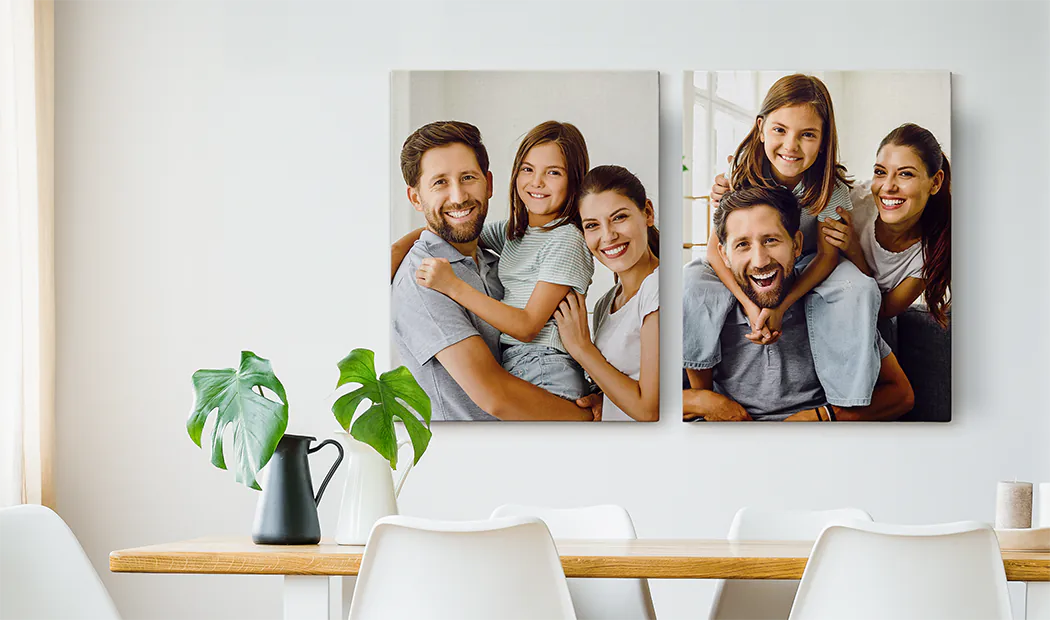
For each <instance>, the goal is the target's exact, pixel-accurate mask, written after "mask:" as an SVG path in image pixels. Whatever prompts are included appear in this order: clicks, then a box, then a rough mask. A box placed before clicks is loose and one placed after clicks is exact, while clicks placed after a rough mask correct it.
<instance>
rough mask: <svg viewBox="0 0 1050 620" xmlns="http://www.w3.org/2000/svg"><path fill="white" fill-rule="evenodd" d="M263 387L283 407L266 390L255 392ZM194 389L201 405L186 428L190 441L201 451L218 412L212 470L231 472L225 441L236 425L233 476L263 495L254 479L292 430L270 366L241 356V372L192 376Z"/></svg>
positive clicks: (249, 355) (201, 372)
mask: <svg viewBox="0 0 1050 620" xmlns="http://www.w3.org/2000/svg"><path fill="white" fill-rule="evenodd" d="M258 386H262V387H265V388H267V389H269V390H270V391H272V392H273V393H275V394H277V396H278V397H280V399H281V402H274V401H272V400H270V399H268V398H266V397H265V396H263V395H262V390H261V389H259V391H258V392H255V391H253V390H252V388H257V387H258ZM193 389H194V391H195V392H196V394H197V401H196V404H195V405H194V406H193V413H191V414H190V419H189V420H188V421H187V422H186V430H187V431H188V432H189V434H190V439H192V440H193V443H195V444H197V445H198V446H200V445H201V433H202V432H203V431H204V424H205V423H206V422H207V420H208V416H210V415H211V413H212V412H213V411H214V412H216V414H215V415H216V421H215V431H214V432H213V433H212V435H211V462H212V465H215V466H216V467H218V468H220V469H226V460H225V459H224V458H223V444H222V436H223V433H224V431H225V430H226V427H227V426H230V425H232V426H233V448H232V452H233V454H234V456H235V458H236V459H237V461H236V463H235V467H234V476H235V478H236V479H237V482H242V483H244V484H246V485H248V486H249V487H251V488H253V489H255V490H259V483H258V482H256V480H255V477H256V475H257V474H258V473H259V470H260V469H262V468H263V466H264V465H266V463H267V461H269V460H270V457H271V456H273V451H274V450H275V449H276V448H277V442H279V441H280V440H281V436H282V435H284V429H285V428H287V426H288V397H287V396H286V395H285V393H284V386H283V385H281V382H280V381H278V380H277V376H276V375H274V374H273V368H271V366H270V362H269V360H264V359H262V358H261V357H257V356H256V355H255V354H254V353H252V352H251V351H241V366H240V368H238V369H236V370H234V369H233V368H224V369H222V370H198V371H197V372H195V373H193Z"/></svg>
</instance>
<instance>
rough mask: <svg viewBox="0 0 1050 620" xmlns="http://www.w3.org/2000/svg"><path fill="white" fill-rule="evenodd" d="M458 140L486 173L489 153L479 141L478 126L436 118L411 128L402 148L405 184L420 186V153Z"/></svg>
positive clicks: (482, 172) (402, 173) (402, 172)
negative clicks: (434, 120)
mask: <svg viewBox="0 0 1050 620" xmlns="http://www.w3.org/2000/svg"><path fill="white" fill-rule="evenodd" d="M457 143H458V144H465V145H467V146H468V147H470V149H471V150H472V151H474V157H476V158H477V160H478V166H480V167H481V174H488V172H489V153H488V151H486V150H485V145H484V144H483V143H482V142H481V132H480V131H478V128H477V127H475V126H474V125H471V124H470V123H464V122H462V121H436V122H433V123H428V124H426V125H423V126H422V127H420V128H419V129H417V130H415V131H413V132H412V135H410V136H409V137H408V139H406V140H405V144H404V145H403V146H402V147H401V175H402V176H403V177H405V183H407V184H408V185H409V186H410V187H416V186H418V185H419V177H420V176H422V174H423V164H422V161H423V155H424V154H425V153H426V152H427V151H429V150H430V149H433V148H437V147H439V146H448V145H449V144H457Z"/></svg>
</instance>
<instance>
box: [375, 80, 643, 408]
mask: <svg viewBox="0 0 1050 620" xmlns="http://www.w3.org/2000/svg"><path fill="white" fill-rule="evenodd" d="M658 138H659V74H658V73H657V72H655V71H626V72H614V71H594V72H567V71H542V72H541V71H398V72H394V73H392V75H391V137H390V142H391V145H392V151H393V152H392V153H391V156H390V160H391V169H390V196H391V328H392V329H391V335H392V338H393V351H392V358H393V360H394V362H395V365H396V364H404V365H405V366H407V367H408V369H409V370H410V371H411V372H412V374H413V375H414V376H415V378H416V379H417V380H418V382H419V384H420V386H421V387H422V388H423V389H424V391H426V392H427V394H428V395H429V396H430V400H431V409H432V411H431V415H432V419H433V420H435V421H497V420H523V421H540V420H545V421H603V422H609V421H640V422H646V421H655V420H657V419H659V411H660V401H659V385H660V381H659V359H660V353H659V330H660V323H659V321H660V317H659V314H660V313H659V309H660V296H659V285H658V282H659V264H660V258H659V256H660V237H659V232H658V227H659V204H660V198H659V195H658V183H657V182H658V178H659V142H658Z"/></svg>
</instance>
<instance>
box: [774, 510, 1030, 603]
mask: <svg viewBox="0 0 1050 620" xmlns="http://www.w3.org/2000/svg"><path fill="white" fill-rule="evenodd" d="M1010 617H1011V616H1010V597H1009V594H1008V593H1007V590H1006V571H1005V569H1004V568H1003V559H1002V553H1001V552H1000V550H999V542H998V540H997V539H996V537H995V532H994V531H993V530H992V528H991V527H990V526H989V525H988V524H986V523H977V522H975V521H962V522H959V523H944V524H938V525H893V524H888V523H865V522H862V521H857V522H854V523H850V524H843V525H832V526H829V527H828V528H827V529H825V530H824V532H823V533H821V535H820V538H818V539H817V543H816V545H814V546H813V551H812V553H810V556H809V562H808V563H807V564H806V571H805V573H803V575H802V583H801V584H799V587H798V594H797V595H796V596H795V604H794V606H793V607H792V608H791V616H790V618H791V620H812V619H816V618H856V619H860V620H863V619H865V618H895V619H899V620H910V619H916V620H918V619H920V618H953V619H966V618H975V619H976V618H987V619H992V618H998V619H1001V620H1009V618H1010Z"/></svg>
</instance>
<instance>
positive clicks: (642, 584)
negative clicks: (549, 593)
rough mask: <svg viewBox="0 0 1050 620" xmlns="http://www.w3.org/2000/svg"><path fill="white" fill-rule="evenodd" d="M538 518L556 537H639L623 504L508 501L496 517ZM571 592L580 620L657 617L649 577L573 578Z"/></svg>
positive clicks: (647, 618)
mask: <svg viewBox="0 0 1050 620" xmlns="http://www.w3.org/2000/svg"><path fill="white" fill-rule="evenodd" d="M509 516H532V517H538V518H540V519H542V520H543V522H544V523H546V524H547V527H548V528H550V532H551V534H552V535H553V536H554V537H555V538H561V539H573V538H575V539H579V540H587V539H591V540H597V539H611V540H633V539H635V538H636V535H635V531H634V522H633V521H632V520H631V515H630V514H629V513H628V512H627V510H626V509H624V508H623V507H621V506H612V505H605V506H587V507H585V508H542V507H538V506H519V505H514V504H507V505H504V506H500V507H499V508H497V509H496V510H495V511H493V513H492V518H494V519H495V518H500V517H509ZM569 593H570V594H572V604H573V607H575V608H576V617H577V618H580V620H590V619H592V618H616V619H627V618H632V619H634V620H655V618H656V611H655V610H654V609H653V597H652V595H651V594H650V593H649V582H648V581H647V580H645V579H570V580H569Z"/></svg>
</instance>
